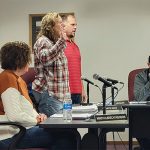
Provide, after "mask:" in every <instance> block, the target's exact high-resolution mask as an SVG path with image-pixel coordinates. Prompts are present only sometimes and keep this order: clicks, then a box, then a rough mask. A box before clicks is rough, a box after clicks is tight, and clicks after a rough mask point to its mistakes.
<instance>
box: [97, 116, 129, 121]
mask: <svg viewBox="0 0 150 150" xmlns="http://www.w3.org/2000/svg"><path fill="white" fill-rule="evenodd" d="M95 119H96V121H109V120H127V115H126V114H109V115H107V114H102V115H100V114H98V115H95Z"/></svg>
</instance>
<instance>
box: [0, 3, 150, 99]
mask: <svg viewBox="0 0 150 150" xmlns="http://www.w3.org/2000/svg"><path fill="white" fill-rule="evenodd" d="M149 8H150V1H149V0H75V1H70V0H42V1H41V0H36V1H35V0H1V1H0V46H2V45H3V44H4V43H5V42H8V41H13V40H22V41H25V42H27V43H29V16H28V15H29V14H36V13H37V14H39V13H46V12H50V11H56V12H75V14H76V17H77V21H78V30H77V33H76V42H77V44H78V45H79V47H80V49H81V54H82V64H83V65H82V69H83V76H84V77H87V78H89V79H91V80H92V81H94V80H93V78H92V76H93V74H94V73H98V74H99V75H100V76H102V77H110V78H114V79H118V80H120V81H123V82H124V83H125V87H124V88H123V89H122V90H121V91H120V92H119V94H118V97H117V98H116V100H124V99H128V95H127V78H128V73H129V71H131V70H132V69H135V68H140V67H146V61H147V58H148V56H149V55H150V42H149V41H150V9H149ZM94 82H95V83H96V84H98V85H99V86H100V87H101V86H102V83H99V82H98V81H94ZM85 89H86V87H85ZM108 95H109V93H108ZM101 99H102V98H101V94H100V92H99V90H98V89H97V88H95V87H93V86H90V101H91V102H99V101H101Z"/></svg>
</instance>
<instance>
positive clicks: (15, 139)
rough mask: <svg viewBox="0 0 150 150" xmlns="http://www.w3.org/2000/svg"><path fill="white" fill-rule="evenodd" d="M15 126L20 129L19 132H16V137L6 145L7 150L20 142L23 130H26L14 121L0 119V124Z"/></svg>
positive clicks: (14, 149)
mask: <svg viewBox="0 0 150 150" xmlns="http://www.w3.org/2000/svg"><path fill="white" fill-rule="evenodd" d="M1 125H2V126H8V125H11V126H15V127H18V128H19V129H20V131H19V133H17V134H16V137H15V138H14V139H13V141H12V142H11V144H10V145H9V147H8V150H16V145H17V143H19V142H20V140H21V138H22V137H23V136H24V134H25V132H26V128H25V127H23V126H21V125H19V124H18V123H15V122H7V121H0V126H1Z"/></svg>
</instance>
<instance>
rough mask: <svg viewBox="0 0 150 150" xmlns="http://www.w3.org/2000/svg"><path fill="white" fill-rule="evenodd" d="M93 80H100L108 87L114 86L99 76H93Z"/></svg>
mask: <svg viewBox="0 0 150 150" xmlns="http://www.w3.org/2000/svg"><path fill="white" fill-rule="evenodd" d="M93 78H94V79H95V80H99V81H101V82H103V83H104V84H105V85H106V86H108V87H110V86H112V83H110V82H108V81H107V80H106V79H104V78H102V77H100V76H99V75H98V74H94V75H93Z"/></svg>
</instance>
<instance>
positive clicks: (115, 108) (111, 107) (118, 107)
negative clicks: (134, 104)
mask: <svg viewBox="0 0 150 150" xmlns="http://www.w3.org/2000/svg"><path fill="white" fill-rule="evenodd" d="M99 109H100V110H102V109H103V106H99ZM105 109H106V110H122V106H117V105H110V106H106V107H105Z"/></svg>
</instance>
